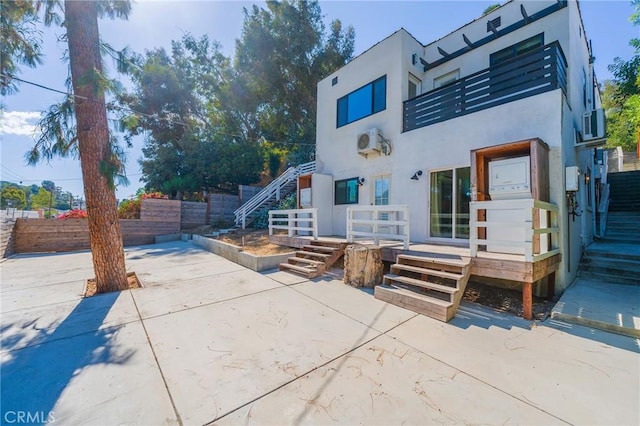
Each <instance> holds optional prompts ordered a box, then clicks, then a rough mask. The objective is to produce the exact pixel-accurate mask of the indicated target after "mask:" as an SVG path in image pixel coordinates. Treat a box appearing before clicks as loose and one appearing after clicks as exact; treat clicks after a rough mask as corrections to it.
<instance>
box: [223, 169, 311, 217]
mask: <svg viewBox="0 0 640 426" xmlns="http://www.w3.org/2000/svg"><path fill="white" fill-rule="evenodd" d="M315 170H316V162H315V161H311V162H309V163H304V164H300V165H299V166H298V167H289V168H288V169H287V170H285V172H284V173H282V174H281V175H280V176H278V177H277V178H276V179H274V180H273V181H272V182H271V183H269V185H267V186H265V187H264V188H262V190H261V191H260V192H258V193H257V194H256V195H254V196H253V197H251V198H250V199H249V200H247V202H246V203H244V204H243V205H242V206H240V207H239V208H238V209H236V210H235V211H234V212H233V214H234V215H235V223H236V225H242V229H244V228H245V226H246V220H247V216H249V215H250V214H251V213H253V212H254V211H256V210H257V209H258V208H260V207H261V206H262V205H264V204H265V203H266V202H267V201H269V200H271V199H273V198H275V199H276V201H278V200H280V191H281V189H282V188H283V187H285V186H286V185H287V184H289V183H290V182H291V181H293V180H294V179H297V178H298V176H301V175H305V174H310V173H313V172H314V171H315Z"/></svg>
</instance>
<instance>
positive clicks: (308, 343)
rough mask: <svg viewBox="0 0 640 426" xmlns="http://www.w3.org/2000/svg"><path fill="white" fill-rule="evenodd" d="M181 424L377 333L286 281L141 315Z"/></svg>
mask: <svg viewBox="0 0 640 426" xmlns="http://www.w3.org/2000/svg"><path fill="white" fill-rule="evenodd" d="M145 325H146V328H147V331H148V333H149V336H150V340H151V342H152V344H153V347H154V350H155V353H156V355H157V358H158V361H159V363H160V365H161V367H162V371H163V373H164V376H165V378H166V381H167V384H168V387H169V389H170V391H171V394H172V397H173V400H174V402H175V404H176V407H177V409H178V412H179V413H180V416H181V418H182V420H183V421H184V423H185V424H196V423H197V424H203V423H206V422H210V421H212V420H214V419H215V418H217V417H218V416H220V415H222V414H224V413H227V412H229V411H231V410H233V409H235V408H237V407H239V406H242V405H243V404H246V403H248V402H250V401H252V400H254V399H255V398H258V397H260V396H261V395H264V394H265V393H267V392H269V391H271V390H273V389H276V388H278V387H279V386H282V385H284V384H286V383H288V382H289V381H291V380H293V379H295V378H296V377H299V376H300V375H302V374H305V373H306V372H308V371H310V370H311V369H313V368H316V367H318V366H321V365H322V364H324V363H326V362H327V361H330V360H332V359H334V358H336V357H338V356H340V355H342V354H344V353H346V352H348V351H349V350H351V349H353V348H355V347H357V346H358V345H361V344H363V343H365V342H367V341H368V340H370V339H372V338H374V337H376V336H378V335H379V333H378V332H376V331H374V330H372V329H371V328H368V327H363V326H362V324H360V323H358V322H356V321H354V320H351V319H349V318H347V317H346V316H344V315H342V314H339V313H337V312H336V311H334V310H332V309H330V308H327V307H326V306H324V305H322V304H320V303H318V302H315V301H314V300H312V299H310V298H309V297H306V296H304V295H302V294H300V293H299V292H296V291H293V290H292V289H291V288H288V287H281V288H277V289H274V290H270V291H266V292H263V293H260V294H256V295H251V296H245V297H241V298H239V299H235V300H232V301H227V302H222V303H217V304H214V305H208V306H203V307H199V308H194V309H190V310H186V311H182V312H178V313H174V314H171V315H165V316H160V317H156V318H152V319H149V320H145Z"/></svg>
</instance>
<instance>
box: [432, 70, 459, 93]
mask: <svg viewBox="0 0 640 426" xmlns="http://www.w3.org/2000/svg"><path fill="white" fill-rule="evenodd" d="M459 78H460V69H457V70H453V71H450V72H448V73H446V74H443V75H441V76H439V77H436V78H434V79H433V88H434V89H437V88H439V87H442V86H446V85H447V84H449V83H453V82H454V81H457V80H458V79H459Z"/></svg>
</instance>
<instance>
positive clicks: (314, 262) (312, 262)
mask: <svg viewBox="0 0 640 426" xmlns="http://www.w3.org/2000/svg"><path fill="white" fill-rule="evenodd" d="M287 260H288V261H289V263H293V264H295V263H305V264H307V265H309V266H315V267H316V268H317V267H319V266H320V265H324V262H318V261H317V260H312V259H305V258H304V257H289V258H287Z"/></svg>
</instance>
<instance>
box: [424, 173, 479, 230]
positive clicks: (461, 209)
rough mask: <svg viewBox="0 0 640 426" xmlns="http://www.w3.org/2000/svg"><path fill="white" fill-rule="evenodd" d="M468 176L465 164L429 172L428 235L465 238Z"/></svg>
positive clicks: (467, 212)
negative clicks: (429, 207) (429, 205)
mask: <svg viewBox="0 0 640 426" xmlns="http://www.w3.org/2000/svg"><path fill="white" fill-rule="evenodd" d="M470 177H471V169H470V168H469V167H461V168H457V169H448V170H440V171H436V172H431V179H430V182H431V209H430V220H429V224H430V225H429V235H430V236H431V237H432V238H450V239H469V202H470V201H471V179H470Z"/></svg>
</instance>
